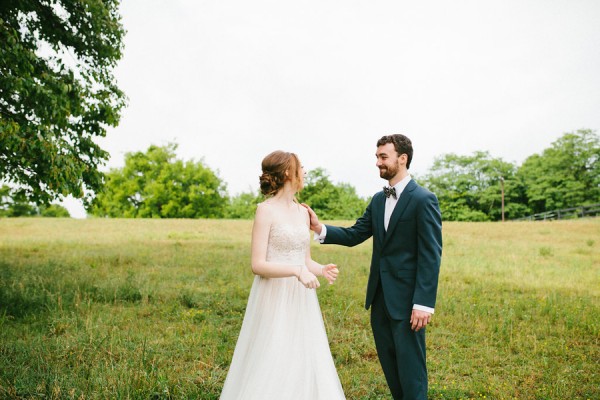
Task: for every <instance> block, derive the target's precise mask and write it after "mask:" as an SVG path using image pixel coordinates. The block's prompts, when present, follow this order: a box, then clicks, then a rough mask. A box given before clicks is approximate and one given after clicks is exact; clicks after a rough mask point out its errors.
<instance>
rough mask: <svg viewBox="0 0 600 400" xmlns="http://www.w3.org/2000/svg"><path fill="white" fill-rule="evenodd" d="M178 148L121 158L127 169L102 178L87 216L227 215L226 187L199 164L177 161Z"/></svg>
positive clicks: (157, 148)
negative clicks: (102, 183)
mask: <svg viewBox="0 0 600 400" xmlns="http://www.w3.org/2000/svg"><path fill="white" fill-rule="evenodd" d="M176 149H177V145H176V144H168V145H166V146H154V145H152V146H150V147H149V148H148V151H147V152H146V153H143V152H135V153H127V154H126V155H125V166H124V167H123V168H117V169H112V170H111V171H110V172H109V173H107V174H106V183H105V186H104V189H103V190H102V191H101V192H100V193H98V195H97V197H96V198H95V199H94V200H93V202H92V204H91V205H90V207H88V211H89V212H90V213H91V214H92V215H95V216H99V217H124V218H218V217H222V216H223V215H224V212H225V205H226V202H227V197H226V195H225V184H224V183H222V182H221V180H220V179H219V177H218V176H217V175H216V173H215V172H213V171H212V170H211V169H210V168H208V167H207V166H205V165H204V164H203V163H202V161H199V162H194V161H188V162H185V163H184V162H183V161H182V160H178V159H176V158H175V150H176Z"/></svg>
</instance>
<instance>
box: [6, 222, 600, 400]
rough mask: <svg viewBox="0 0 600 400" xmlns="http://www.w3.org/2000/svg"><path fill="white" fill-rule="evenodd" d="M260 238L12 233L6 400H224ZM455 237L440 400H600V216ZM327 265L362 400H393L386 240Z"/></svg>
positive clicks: (74, 228) (437, 337)
mask: <svg viewBox="0 0 600 400" xmlns="http://www.w3.org/2000/svg"><path fill="white" fill-rule="evenodd" d="M337 223H339V224H344V225H348V224H350V223H351V222H348V221H342V222H339V221H338V222H337ZM251 228H252V222H251V221H244V220H235V221H234V220H124V219H87V220H75V219H52V218H45V219H44V218H22V219H7V218H4V219H0V398H8V399H11V398H15V399H205V400H208V399H218V397H219V393H220V390H221V387H222V385H223V382H224V379H225V376H226V373H227V368H228V365H229V362H230V360H231V356H232V353H233V349H234V346H235V343H236V339H237V335H238V333H239V329H240V326H241V323H242V318H243V315H244V310H245V306H246V300H247V297H248V293H249V291H250V286H251V284H252V279H253V275H252V272H251V270H250V264H249V260H250V232H251ZM443 234H444V254H443V262H442V270H441V275H440V286H439V295H438V304H437V306H436V313H435V315H434V318H433V323H432V324H431V325H430V327H428V331H427V335H428V336H427V343H428V365H429V373H430V378H429V380H430V392H429V398H430V399H482V398H486V399H600V218H595V219H582V220H569V221H552V222H506V223H445V224H444V228H443ZM312 253H313V258H314V259H315V260H317V261H319V262H322V263H328V262H334V263H337V264H338V265H339V268H340V277H339V279H338V281H337V282H336V283H335V284H334V285H332V286H330V285H326V284H322V286H321V288H319V289H318V296H319V300H320V303H321V308H322V312H323V316H324V320H325V324H326V329H327V332H328V337H329V341H330V344H331V350H332V354H333V356H334V359H335V364H336V366H337V369H338V371H339V375H340V379H341V381H342V385H343V387H344V390H345V393H346V396H347V398H348V399H353V400H354V399H391V397H390V396H389V394H388V391H387V387H386V384H385V380H384V377H383V375H382V373H381V370H380V367H379V364H378V360H377V355H376V352H375V348H374V344H373V339H372V335H371V330H370V326H369V312H368V311H366V310H364V307H363V304H364V295H365V288H366V280H367V274H368V268H369V261H370V254H371V243H370V241H368V242H365V243H363V244H362V245H360V246H357V247H354V248H344V247H338V246H323V245H318V244H313V245H312ZM322 283H324V282H322Z"/></svg>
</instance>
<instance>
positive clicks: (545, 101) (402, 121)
mask: <svg viewBox="0 0 600 400" xmlns="http://www.w3.org/2000/svg"><path fill="white" fill-rule="evenodd" d="M121 13H122V16H123V24H124V26H125V28H126V29H127V31H128V33H127V36H126V37H125V51H124V57H123V59H122V61H121V62H120V64H119V66H118V68H117V70H116V71H115V74H116V76H117V78H118V81H119V85H120V87H121V88H122V89H123V90H124V91H125V92H126V93H127V95H128V97H129V106H128V107H127V109H125V110H124V112H123V116H122V120H121V124H120V125H119V127H117V128H115V129H111V130H110V131H109V133H108V135H107V137H106V138H105V139H103V140H102V141H101V145H102V146H103V148H105V149H106V150H108V151H109V152H110V153H111V160H110V162H109V163H108V165H107V168H111V167H121V166H123V159H124V154H125V153H126V152H132V151H145V150H146V149H147V148H148V146H149V145H151V144H157V145H164V144H167V143H168V142H177V143H178V144H179V146H180V147H179V149H178V156H179V158H182V159H185V160H189V159H195V160H200V159H203V160H204V162H205V164H207V165H208V166H209V167H210V168H212V169H214V170H218V173H219V176H220V177H221V178H222V179H223V180H224V181H225V182H226V183H227V185H228V189H229V192H230V193H231V194H235V193H239V192H241V191H247V190H254V189H256V188H257V179H258V175H259V173H260V161H261V159H262V158H263V157H264V156H265V155H266V154H268V153H269V152H271V151H272V150H276V149H282V150H287V151H293V152H296V153H297V154H298V155H299V156H300V158H301V160H302V162H303V163H304V165H305V166H306V167H307V168H309V169H311V168H316V167H323V168H325V169H326V170H327V171H328V172H329V174H330V177H331V179H332V180H333V181H334V182H348V183H351V184H352V185H354V186H355V187H356V189H357V191H358V192H359V194H360V195H361V196H368V195H371V194H372V193H374V192H375V191H377V190H379V188H380V187H381V185H382V184H383V183H384V182H383V181H381V179H380V178H379V177H378V173H377V170H376V169H375V166H374V162H375V157H374V152H375V143H376V141H377V139H378V138H379V137H381V136H382V135H385V134H390V133H404V134H406V135H407V136H409V137H410V138H411V139H412V141H413V146H414V148H415V156H414V161H413V165H412V168H411V169H412V170H413V171H414V172H415V173H417V174H423V173H426V172H427V170H428V168H429V167H430V166H431V164H432V162H433V159H434V158H435V157H438V156H440V155H442V154H445V153H450V152H453V153H457V154H471V153H472V152H474V151H476V150H487V151H489V152H490V153H491V154H492V155H493V156H494V157H501V158H503V159H504V160H506V161H510V162H516V163H521V162H522V161H523V160H524V159H525V158H526V157H528V156H529V155H532V154H534V153H539V152H540V151H542V150H543V149H545V148H547V147H549V146H550V144H551V143H552V142H553V141H554V140H556V139H557V138H558V137H559V136H561V135H562V134H563V133H565V132H571V131H575V130H577V129H580V128H589V129H594V130H598V129H599V128H600V72H599V71H600V51H599V48H600V23H599V22H598V21H599V20H600V1H597V0H587V1H585V0H564V1H563V0H561V1H553V0H501V1H485V0H458V1H447V0H431V1H418V2H417V1H411V2H407V1H400V0H370V1H366V0H360V1H359V0H320V1H315V0H306V1H286V0H253V1H249V0H202V1H200V0H197V1H196V0H187V1H186V0H169V1H167V0H124V1H123V4H122V6H121ZM67 205H68V207H69V209H70V210H71V212H72V213H73V214H74V215H75V216H83V215H84V214H83V211H82V210H81V208H80V207H78V206H77V204H76V203H74V202H72V201H71V202H67Z"/></svg>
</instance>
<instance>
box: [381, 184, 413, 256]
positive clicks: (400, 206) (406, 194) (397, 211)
mask: <svg viewBox="0 0 600 400" xmlns="http://www.w3.org/2000/svg"><path fill="white" fill-rule="evenodd" d="M416 187H417V183H416V182H415V181H414V180H411V181H410V182H408V185H406V187H405V188H404V190H403V191H402V194H401V195H400V198H399V199H398V203H396V207H394V211H393V212H392V216H391V217H390V223H389V225H388V229H387V232H392V231H393V230H394V229H395V228H396V224H397V223H398V220H399V219H400V217H401V216H402V213H403V212H404V210H405V209H406V206H407V205H408V203H410V199H411V198H412V191H413V190H415V188H416ZM381 226H383V222H382V223H381ZM390 236H392V235H386V236H385V241H384V245H385V243H386V242H387V241H388V240H389V238H390Z"/></svg>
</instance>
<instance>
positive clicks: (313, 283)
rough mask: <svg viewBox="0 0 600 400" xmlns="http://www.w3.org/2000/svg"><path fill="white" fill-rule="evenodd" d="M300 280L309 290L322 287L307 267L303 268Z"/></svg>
mask: <svg viewBox="0 0 600 400" xmlns="http://www.w3.org/2000/svg"><path fill="white" fill-rule="evenodd" d="M298 280H299V281H300V283H302V284H303V285H304V287H306V288H307V289H316V288H318V287H319V286H321V284H320V283H319V280H318V279H317V277H316V276H315V275H314V274H313V273H312V272H310V271H309V270H308V268H306V267H305V266H302V267H301V269H300V274H299V275H298Z"/></svg>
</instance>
